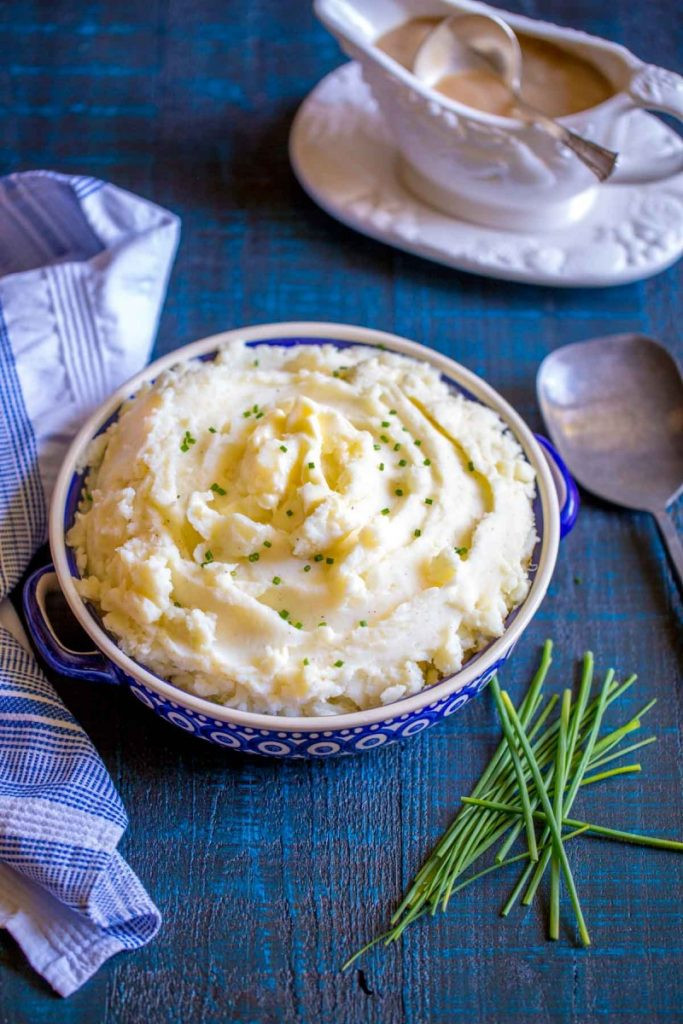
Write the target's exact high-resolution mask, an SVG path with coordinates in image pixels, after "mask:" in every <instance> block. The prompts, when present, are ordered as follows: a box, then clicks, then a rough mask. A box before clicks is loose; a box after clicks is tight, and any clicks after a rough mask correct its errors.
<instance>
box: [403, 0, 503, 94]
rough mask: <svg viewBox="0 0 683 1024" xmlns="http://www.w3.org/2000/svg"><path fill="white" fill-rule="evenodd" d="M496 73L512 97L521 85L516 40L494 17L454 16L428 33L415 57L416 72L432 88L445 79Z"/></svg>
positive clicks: (480, 15)
mask: <svg viewBox="0 0 683 1024" xmlns="http://www.w3.org/2000/svg"><path fill="white" fill-rule="evenodd" d="M466 71H488V72H489V74H490V73H491V72H493V74H495V75H496V76H497V77H498V78H499V79H500V80H501V81H502V82H503V84H504V85H506V86H507V87H508V88H509V89H510V91H511V92H512V93H515V92H517V91H518V90H519V88H520V86H521V81H522V50H521V47H520V45H519V40H518V39H517V36H516V35H515V33H514V32H513V30H512V29H511V28H510V26H509V25H508V24H506V23H505V22H504V21H503V19H502V18H498V17H497V16H495V15H482V14H464V15H457V14H454V15H451V16H450V17H449V18H444V19H443V21H441V22H439V24H438V25H437V26H436V28H434V29H433V30H432V31H431V32H429V33H428V34H427V36H426V38H425V40H424V42H423V43H422V45H421V46H420V48H419V49H418V51H417V54H416V55H415V61H414V63H413V72H414V73H415V75H417V77H418V78H419V79H421V81H423V82H424V83H425V85H429V86H430V87H433V86H434V85H436V83H437V82H438V81H440V79H442V78H444V77H445V76H446V75H456V74H462V73H463V72H466Z"/></svg>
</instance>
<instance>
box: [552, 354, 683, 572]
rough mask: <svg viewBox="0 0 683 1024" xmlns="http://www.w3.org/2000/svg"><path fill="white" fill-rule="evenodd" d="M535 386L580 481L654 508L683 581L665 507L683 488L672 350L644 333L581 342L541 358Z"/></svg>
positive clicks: (681, 548)
mask: <svg viewBox="0 0 683 1024" xmlns="http://www.w3.org/2000/svg"><path fill="white" fill-rule="evenodd" d="M536 388H537V393H538V401H539V405H540V407H541V412H542V413H543V418H544V420H545V422H546V425H547V427H548V432H549V434H550V436H551V438H552V440H553V442H554V443H555V445H556V447H557V448H558V450H559V452H560V454H561V455H562V457H563V458H564V460H565V461H566V463H567V465H568V466H569V469H570V471H571V472H572V473H573V475H574V476H575V477H576V479H577V480H578V482H579V483H580V484H581V486H582V487H585V488H586V490H588V491H592V493H593V494H596V495H597V496H598V497H599V498H604V499H605V500H606V501H611V502H614V503H615V504H616V505H624V506H625V507H626V508H631V509H638V510H644V511H647V512H651V513H652V515H653V516H654V517H655V519H656V520H657V525H658V526H659V529H660V531H661V534H662V538H663V540H664V543H665V544H666V546H667V549H668V551H669V555H670V556H671V562H672V564H673V567H674V570H675V572H676V574H677V575H678V581H679V583H680V584H681V586H682V587H683V545H682V544H681V540H680V537H679V536H678V533H677V531H676V527H675V525H674V523H673V521H672V520H671V518H670V516H669V515H668V513H667V511H666V509H667V505H670V504H671V502H672V501H673V500H674V499H675V498H676V497H677V496H678V495H679V494H680V493H681V490H683V378H682V377H681V371H680V370H679V368H678V365H677V364H676V362H675V360H674V359H673V357H672V356H671V355H670V354H669V352H668V351H667V350H666V349H665V348H664V347H663V345H660V344H658V342H656V341H653V340H652V339H651V338H645V337H643V336H642V335H639V334H615V335H612V336H611V337H607V338H595V339H594V340H592V341H581V342H578V343H577V344H575V345H565V347H564V348H560V349H557V350H556V351H555V352H553V353H552V354H551V355H549V356H547V358H546V359H544V360H543V362H542V363H541V365H540V368H539V370H538V376H537V378H536Z"/></svg>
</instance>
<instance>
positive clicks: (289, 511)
mask: <svg viewBox="0 0 683 1024" xmlns="http://www.w3.org/2000/svg"><path fill="white" fill-rule="evenodd" d="M287 515H288V516H290V517H291V516H293V515H294V513H293V512H292V510H291V508H288V509H287Z"/></svg>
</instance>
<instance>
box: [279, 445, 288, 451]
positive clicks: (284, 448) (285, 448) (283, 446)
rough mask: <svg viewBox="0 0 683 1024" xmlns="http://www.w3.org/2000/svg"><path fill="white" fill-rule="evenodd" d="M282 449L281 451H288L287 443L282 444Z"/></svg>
mask: <svg viewBox="0 0 683 1024" xmlns="http://www.w3.org/2000/svg"><path fill="white" fill-rule="evenodd" d="M280 451H281V452H286V451H287V445H286V444H281V445H280Z"/></svg>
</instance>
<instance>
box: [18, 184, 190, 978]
mask: <svg viewBox="0 0 683 1024" xmlns="http://www.w3.org/2000/svg"><path fill="white" fill-rule="evenodd" d="M179 230H180V228H179V222H178V219H177V218H176V217H174V216H173V215H172V214H170V213H168V212H167V211H166V210H162V209H160V208H159V207H158V206H155V205H154V204H153V203H149V202H147V201H145V200H143V199H140V198H139V197H138V196H134V195H131V194H130V193H129V192H124V191H123V190H121V189H119V188H115V187H114V186H113V185H109V184H105V183H104V182H101V181H98V180H96V179H94V178H84V177H69V176H65V175H60V174H53V173H51V172H47V171H34V172H27V173H24V174H12V175H9V176H8V177H5V178H0V927H4V928H6V929H8V931H9V932H10V933H11V934H12V935H13V936H14V938H15V939H16V941H17V942H18V943H19V945H20V946H21V948H22V949H23V951H24V953H25V955H26V957H27V958H28V960H29V961H30V963H31V964H32V966H33V967H34V968H35V969H36V970H37V971H38V972H39V973H40V974H42V976H43V977H44V978H45V979H46V980H47V981H48V982H49V983H50V985H52V987H53V988H54V989H55V990H56V991H57V992H58V993H60V995H63V996H67V995H69V994H70V993H71V992H73V991H74V990H75V989H77V988H78V987H79V986H80V985H82V984H83V982H84V981H86V980H87V979H88V978H89V977H90V976H91V975H92V974H93V973H94V972H95V971H96V970H97V969H98V967H99V966H100V965H101V964H102V963H103V961H104V960H106V959H107V958H108V957H110V956H111V955H112V954H113V953H117V952H119V951H120V950H123V949H135V948H136V947H139V946H142V945H144V944H145V943H146V942H148V941H149V940H150V939H151V938H152V937H153V935H154V934H155V933H156V932H157V930H158V928H159V925H160V923H161V917H160V914H159V911H158V910H157V908H156V907H155V905H154V903H153V902H152V901H151V899H150V898H149V896H148V895H147V893H146V892H145V889H144V888H143V886H142V884H141V882H140V881H139V879H138V878H137V876H136V875H135V874H134V872H133V871H132V870H131V868H130V867H129V866H128V864H126V862H125V861H124V860H123V859H122V857H121V856H120V854H119V853H118V852H117V844H118V842H119V839H120V838H121V835H122V834H123V832H124V831H125V829H126V826H127V824H128V821H127V818H126V812H125V810H124V808H123V805H122V804H121V801H120V799H119V796H118V793H117V792H116V790H115V788H114V785H113V783H112V780H111V779H110V777H109V775H108V773H107V771H106V769H105V767H104V764H103V763H102V761H101V759H100V757H99V755H98V754H97V751H96V750H95V748H94V747H93V745H92V743H91V742H90V740H89V739H88V737H87V736H86V735H85V733H84V732H83V730H82V729H81V727H80V725H78V723H77V722H76V720H75V719H74V718H73V716H72V715H71V714H70V713H69V712H68V711H67V709H66V708H65V707H64V705H63V704H62V702H61V700H60V699H59V697H58V696H57V694H56V692H55V690H54V688H53V687H52V686H51V685H50V683H49V682H48V681H47V679H46V678H45V676H44V675H43V673H42V672H41V670H40V668H39V666H38V665H37V663H36V661H35V659H34V657H33V655H32V653H31V652H30V648H29V647H28V644H27V643H26V638H25V636H24V635H23V633H22V630H21V626H20V624H19V621H18V619H17V617H16V615H15V613H14V610H13V608H12V605H11V604H10V602H9V600H8V597H7V595H8V594H9V593H10V592H11V591H12V589H13V588H14V587H15V586H16V584H17V582H18V580H19V579H20V577H21V575H22V573H23V572H24V570H25V569H26V567H27V565H28V563H29V560H30V559H31V556H32V555H33V554H34V552H35V551H36V549H37V548H38V547H39V546H40V545H41V544H42V543H43V542H44V541H45V539H46V523H47V502H48V501H49V497H50V492H51V490H52V486H53V483H54V479H55V476H56V472H57V470H58V468H59V464H60V462H61V459H62V457H63V455H64V452H65V450H66V447H67V445H68V443H69V441H70V439H71V437H72V435H73V434H74V433H75V431H76V430H77V428H78V427H79V425H80V424H81V423H82V421H83V420H84V418H85V417H86V416H87V415H88V414H89V413H90V412H91V411H93V410H94V409H95V408H96V406H98V405H99V404H100V402H102V401H103V400H104V399H105V398H106V397H107V396H108V395H109V394H110V392H111V391H113V389H114V388H115V387H116V386H118V385H119V384H120V383H121V382H122V381H123V380H125V379H126V378H127V377H129V376H131V375H132V374H133V373H136V372H137V371H138V370H140V369H141V368H142V367H143V366H144V365H145V363H146V362H147V360H148V358H149V353H150V350H151V347H152V342H153V340H154V336H155V333H156V328H157V323H158V319H159V313H160V310H161V305H162V302H163V298H164V294H165V291H166V283H167V280H168V275H169V271H170V268H171V264H172V262H173V257H174V254H175V250H176V246H177V243H178V236H179Z"/></svg>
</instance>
